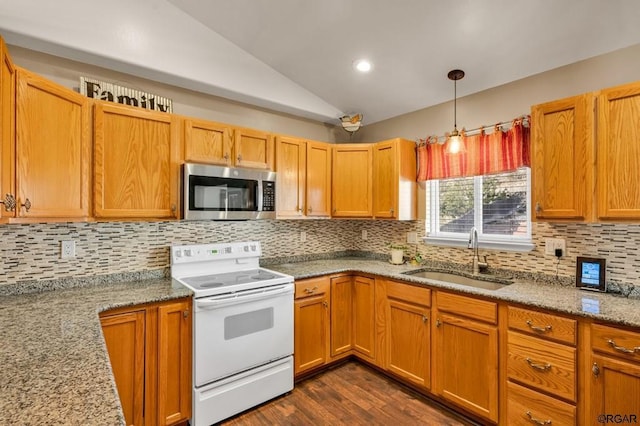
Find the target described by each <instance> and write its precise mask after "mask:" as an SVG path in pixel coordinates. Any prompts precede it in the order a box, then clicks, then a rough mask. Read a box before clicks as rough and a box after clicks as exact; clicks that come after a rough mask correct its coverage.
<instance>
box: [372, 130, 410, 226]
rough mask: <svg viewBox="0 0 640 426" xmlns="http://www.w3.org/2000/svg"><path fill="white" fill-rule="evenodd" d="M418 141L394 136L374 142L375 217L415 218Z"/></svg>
mask: <svg viewBox="0 0 640 426" xmlns="http://www.w3.org/2000/svg"><path fill="white" fill-rule="evenodd" d="M416 188H417V187H416V144H415V142H413V141H409V140H406V139H399V138H398V139H392V140H389V141H384V142H378V143H376V144H373V216H374V217H376V218H388V219H399V220H415V219H416V217H417V201H416Z"/></svg>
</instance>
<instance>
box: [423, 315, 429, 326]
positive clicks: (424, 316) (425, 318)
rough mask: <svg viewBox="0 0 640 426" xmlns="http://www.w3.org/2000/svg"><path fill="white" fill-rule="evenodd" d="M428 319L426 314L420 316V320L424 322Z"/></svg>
mask: <svg viewBox="0 0 640 426" xmlns="http://www.w3.org/2000/svg"><path fill="white" fill-rule="evenodd" d="M428 320H429V318H427V316H426V315H423V316H422V322H423V323H425V324H426V322H427V321H428Z"/></svg>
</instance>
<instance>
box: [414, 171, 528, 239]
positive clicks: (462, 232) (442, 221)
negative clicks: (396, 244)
mask: <svg viewBox="0 0 640 426" xmlns="http://www.w3.org/2000/svg"><path fill="white" fill-rule="evenodd" d="M426 190H427V221H426V227H427V229H426V234H427V237H426V238H425V242H426V243H427V244H435V245H447V246H460V247H462V246H464V247H466V246H467V244H468V241H469V232H470V230H471V228H472V227H474V226H475V227H476V229H477V230H478V236H479V245H480V247H483V248H494V249H499V250H507V251H528V250H532V249H533V247H534V246H533V244H532V242H531V219H530V218H531V169H530V168H529V167H523V168H520V169H518V170H516V171H512V172H506V173H500V174H494V175H485V176H474V177H461V178H448V179H435V180H430V181H428V182H427V186H426Z"/></svg>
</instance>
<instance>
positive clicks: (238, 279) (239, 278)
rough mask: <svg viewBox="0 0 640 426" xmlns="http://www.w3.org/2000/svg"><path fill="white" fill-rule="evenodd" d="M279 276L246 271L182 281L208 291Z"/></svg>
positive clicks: (264, 272) (258, 270)
mask: <svg viewBox="0 0 640 426" xmlns="http://www.w3.org/2000/svg"><path fill="white" fill-rule="evenodd" d="M277 277H278V275H275V274H274V273H271V272H267V271H265V270H263V269H249V270H246V271H236V272H226V273H222V274H212V275H201V276H195V277H186V278H182V281H183V282H184V283H185V284H187V285H189V286H191V287H193V288H194V289H196V290H198V289H207V288H216V287H225V286H233V285H238V284H247V283H257V282H260V281H265V280H271V279H273V278H277Z"/></svg>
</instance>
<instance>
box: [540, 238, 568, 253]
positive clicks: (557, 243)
mask: <svg viewBox="0 0 640 426" xmlns="http://www.w3.org/2000/svg"><path fill="white" fill-rule="evenodd" d="M556 250H562V255H563V256H566V255H567V245H566V240H565V239H564V238H546V239H545V240H544V254H546V255H549V256H555V255H556Z"/></svg>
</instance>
